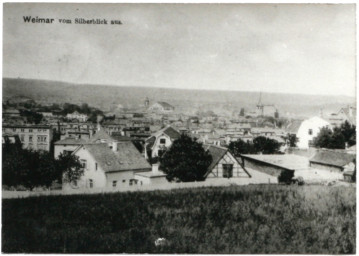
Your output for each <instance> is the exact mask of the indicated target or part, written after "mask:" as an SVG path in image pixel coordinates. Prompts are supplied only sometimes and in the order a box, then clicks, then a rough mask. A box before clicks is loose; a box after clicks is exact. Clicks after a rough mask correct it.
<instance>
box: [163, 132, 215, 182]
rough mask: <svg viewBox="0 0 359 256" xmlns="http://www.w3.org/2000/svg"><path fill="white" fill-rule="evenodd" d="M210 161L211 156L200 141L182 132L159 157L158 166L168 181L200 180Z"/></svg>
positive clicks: (202, 178)
mask: <svg viewBox="0 0 359 256" xmlns="http://www.w3.org/2000/svg"><path fill="white" fill-rule="evenodd" d="M211 162H212V156H211V155H210V154H209V153H208V152H207V151H205V150H204V148H203V147H202V144H201V143H198V142H197V141H196V140H195V139H193V138H191V137H189V136H187V135H184V134H182V135H181V137H180V138H179V139H177V140H175V141H174V142H173V144H172V146H171V148H170V149H168V150H167V151H166V153H165V154H164V155H163V156H162V157H161V159H160V163H161V164H160V167H161V170H162V171H163V172H164V173H166V174H167V179H168V180H169V181H175V180H176V181H183V182H189V181H200V180H204V179H205V177H204V175H205V174H206V172H207V169H208V167H209V165H210V164H211Z"/></svg>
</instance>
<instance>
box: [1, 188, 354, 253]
mask: <svg viewBox="0 0 359 256" xmlns="http://www.w3.org/2000/svg"><path fill="white" fill-rule="evenodd" d="M355 209H356V205H355V188H345V187H324V186H303V187H296V186H292V187H288V186H270V185H257V186H242V187H227V188H201V189H184V190H176V191H156V192H135V193H119V194H104V195H86V196H78V195H76V196H54V197H38V198H27V199H11V200H3V212H2V214H3V216H2V218H3V223H2V224H3V227H2V250H3V252H18V253H20V252H37V253H49V252H67V253H71V252H73V253H75V252H82V253H89V252H97V253H109V252H112V253H115V252H116V253H119V252H127V253H135V252H136V253H146V252H148V253H160V252H172V253H174V252H176V253H310V254H315V253H324V254H333V253H335V254H338V253H340V254H341V253H355V216H356V215H355V211H356V210H355ZM158 237H165V238H167V240H168V241H169V243H168V244H167V246H164V247H161V248H158V247H155V245H154V241H155V240H156V239H157V238H158Z"/></svg>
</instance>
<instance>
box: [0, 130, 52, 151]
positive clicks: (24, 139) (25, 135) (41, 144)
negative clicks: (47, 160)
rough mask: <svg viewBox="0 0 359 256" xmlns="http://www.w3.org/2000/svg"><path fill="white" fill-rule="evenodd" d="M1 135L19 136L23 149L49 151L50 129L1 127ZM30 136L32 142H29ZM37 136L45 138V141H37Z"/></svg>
mask: <svg viewBox="0 0 359 256" xmlns="http://www.w3.org/2000/svg"><path fill="white" fill-rule="evenodd" d="M3 133H12V134H17V135H19V138H20V140H21V143H22V145H23V148H29V149H34V150H46V151H50V144H51V140H52V136H53V133H52V129H51V128H48V129H46V128H31V127H16V128H11V127H3ZM30 136H32V141H30ZM38 136H41V137H46V141H38Z"/></svg>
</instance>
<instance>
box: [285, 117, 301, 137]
mask: <svg viewBox="0 0 359 256" xmlns="http://www.w3.org/2000/svg"><path fill="white" fill-rule="evenodd" d="M302 122H303V121H301V120H294V121H292V122H291V123H290V124H289V125H288V126H287V128H286V129H285V130H286V131H287V132H289V133H295V134H296V133H297V132H298V130H299V127H300V125H301V124H302Z"/></svg>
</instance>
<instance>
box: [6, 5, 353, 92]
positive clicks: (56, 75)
mask: <svg viewBox="0 0 359 256" xmlns="http://www.w3.org/2000/svg"><path fill="white" fill-rule="evenodd" d="M62 7H64V8H58V9H56V5H53V4H40V5H32V4H22V5H21V6H19V5H18V6H17V5H16V4H5V5H4V19H7V22H6V23H5V24H4V56H3V57H4V68H3V77H13V78H17V77H21V78H30V79H45V80H55V81H64V82H70V83H76V84H99V85H115V86H116V85H118V86H139V87H156V88H174V89H198V90H201V89H205V90H230V91H253V92H260V91H262V92H273V93H294V94H296V93H299V94H310V95H316V94H320V95H338V94H339V95H345V96H352V97H355V90H356V89H355V62H356V61H355V5H351V4H344V5H338V4H337V5H335V4H334V5H323V4H322V5H315V4H314V5H309V4H300V5H298V4H297V5H294V4H234V5H228V4H220V5H218V4H217V5H214V4H201V5H181V4H178V5H173V4H172V5H171V4H161V5H151V4H144V5H142V6H141V5H139V4H120V5H97V6H95V4H91V5H81V4H77V5H74V4H63V5H62ZM94 7H95V8H94ZM95 10H96V11H95ZM96 13H101V16H102V17H98V14H97V15H96ZM23 16H34V17H36V16H38V17H50V18H54V19H55V22H54V24H38V23H34V24H32V23H31V24H30V23H25V22H24V21H23ZM81 17H85V18H89V19H90V18H107V19H112V18H118V19H120V20H121V21H122V22H123V24H122V25H116V26H115V25H108V26H105V25H103V26H101V25H79V24H77V25H76V24H72V25H69V24H59V22H57V20H56V19H58V18H68V19H75V18H81ZM103 38H106V39H107V40H103ZM19 66H20V67H22V68H21V69H19V68H18V67H19ZM74 67H76V68H74Z"/></svg>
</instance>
